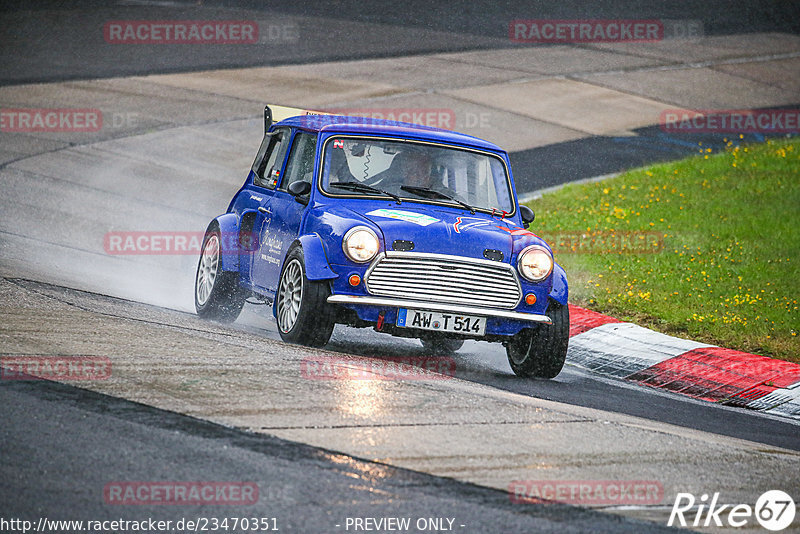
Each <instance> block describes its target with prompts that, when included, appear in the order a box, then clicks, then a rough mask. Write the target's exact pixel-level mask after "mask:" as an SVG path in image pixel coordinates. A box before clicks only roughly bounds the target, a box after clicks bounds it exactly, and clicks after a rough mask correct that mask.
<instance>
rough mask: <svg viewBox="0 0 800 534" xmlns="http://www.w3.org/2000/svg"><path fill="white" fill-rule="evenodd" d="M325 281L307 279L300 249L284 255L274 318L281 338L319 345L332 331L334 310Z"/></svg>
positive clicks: (324, 341) (314, 345) (327, 338)
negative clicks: (284, 259)
mask: <svg viewBox="0 0 800 534" xmlns="http://www.w3.org/2000/svg"><path fill="white" fill-rule="evenodd" d="M329 295H330V289H329V288H328V284H327V283H325V282H317V281H312V280H309V279H308V278H307V277H306V273H305V257H304V256H303V249H302V248H300V247H295V248H293V249H292V250H291V251H290V252H289V254H287V255H286V261H285V262H284V264H283V271H282V272H281V280H280V283H279V285H278V294H277V295H276V297H275V298H276V299H277V302H276V310H275V311H276V319H277V320H278V333H280V335H281V339H283V340H284V341H286V342H288V343H298V344H300V345H307V346H309V347H322V346H323V345H325V344H326V343H327V342H328V341H329V340H330V338H331V334H332V333H333V326H334V324H335V323H334V320H333V313H332V312H331V306H330V304H328V302H327V299H328V296H329Z"/></svg>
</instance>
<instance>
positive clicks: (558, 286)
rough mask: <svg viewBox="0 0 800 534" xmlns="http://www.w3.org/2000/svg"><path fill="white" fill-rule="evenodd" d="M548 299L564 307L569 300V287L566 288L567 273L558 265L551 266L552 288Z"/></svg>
mask: <svg viewBox="0 0 800 534" xmlns="http://www.w3.org/2000/svg"><path fill="white" fill-rule="evenodd" d="M550 298H551V299H553V300H555V301H557V302H558V303H559V304H562V305H564V306H566V304H567V299H568V298H569V287H568V286H567V273H566V272H564V269H563V268H562V267H561V266H560V265H559V264H557V263H556V264H555V265H553V288H552V289H551V290H550Z"/></svg>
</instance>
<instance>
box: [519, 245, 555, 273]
mask: <svg viewBox="0 0 800 534" xmlns="http://www.w3.org/2000/svg"><path fill="white" fill-rule="evenodd" d="M517 270H518V271H519V274H521V275H522V276H523V277H524V278H525V279H526V280H530V281H531V282H541V281H542V280H544V279H545V278H547V277H548V276H550V273H551V272H553V256H552V255H551V254H550V252H548V251H547V249H546V248H544V247H542V246H539V245H531V246H529V247H527V248H525V250H523V251H522V252H520V254H519V257H518V258H517Z"/></svg>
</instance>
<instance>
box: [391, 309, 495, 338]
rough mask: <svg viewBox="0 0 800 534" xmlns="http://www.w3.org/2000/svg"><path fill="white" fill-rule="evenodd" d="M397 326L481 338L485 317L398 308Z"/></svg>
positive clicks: (484, 328) (484, 326)
mask: <svg viewBox="0 0 800 534" xmlns="http://www.w3.org/2000/svg"><path fill="white" fill-rule="evenodd" d="M397 326H402V327H404V328H419V329H420V330H433V331H436V332H453V333H456V334H471V335H473V336H482V335H483V334H484V332H486V317H475V316H474V315H458V314H456V313H440V312H433V311H424V310H408V309H405V308H400V309H399V310H397Z"/></svg>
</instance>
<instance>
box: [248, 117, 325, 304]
mask: <svg viewBox="0 0 800 534" xmlns="http://www.w3.org/2000/svg"><path fill="white" fill-rule="evenodd" d="M316 149H317V136H316V135H315V134H311V133H307V132H297V133H296V134H295V135H294V139H293V141H292V146H291V149H290V151H289V158H288V160H287V162H286V172H284V173H283V176H282V177H281V178H280V181H279V184H278V187H277V190H276V191H275V194H274V195H273V197H272V202H271V203H270V213H269V216H270V222H269V225H268V227H265V228H266V232H265V233H263V234H262V235H261V237H262V240H261V252H260V259H261V264H262V265H261V266H260V267H261V269H262V270H260V271H259V276H260V277H261V278H259V279H258V284H259V285H261V284H263V287H265V288H267V289H269V290H270V291H272V292H274V291H276V290H277V287H278V280H279V278H280V274H281V269H282V267H283V258H284V257H285V256H286V253H287V252H288V250H289V247H290V246H291V244H292V243H293V242H294V240H295V239H296V238H297V236H298V235H299V233H300V226H301V224H302V220H303V213H304V212H305V208H306V205H305V204H303V203H301V202H298V199H297V198H295V197H294V196H293V195H292V194H291V193H289V191H288V187H289V185H291V184H292V183H294V182H299V181H306V182H309V183H313V174H314V157H315V154H316Z"/></svg>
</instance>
